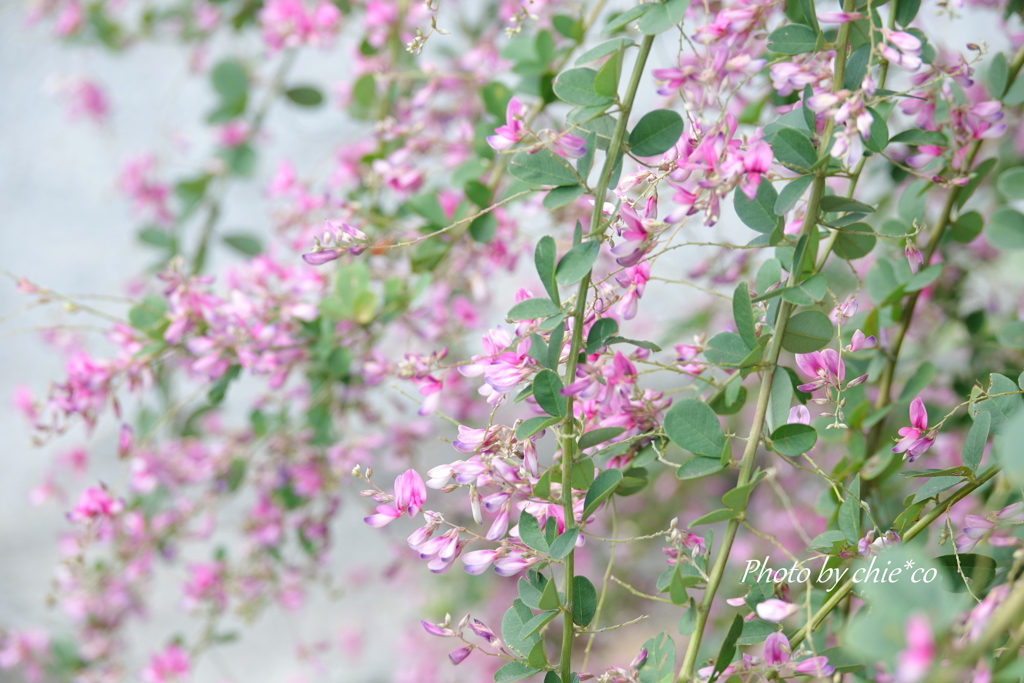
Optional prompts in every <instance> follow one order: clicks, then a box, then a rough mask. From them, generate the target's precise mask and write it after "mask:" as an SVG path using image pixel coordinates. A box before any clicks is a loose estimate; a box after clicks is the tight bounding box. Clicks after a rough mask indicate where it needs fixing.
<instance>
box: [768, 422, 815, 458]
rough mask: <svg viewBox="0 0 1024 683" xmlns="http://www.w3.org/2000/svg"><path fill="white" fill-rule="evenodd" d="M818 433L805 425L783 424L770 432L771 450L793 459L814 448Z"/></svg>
mask: <svg viewBox="0 0 1024 683" xmlns="http://www.w3.org/2000/svg"><path fill="white" fill-rule="evenodd" d="M817 441H818V432H817V430H816V429H814V427H812V426H810V425H805V424H784V425H782V426H781V427H778V428H777V429H776V430H775V431H774V432H772V448H774V449H775V451H776V452H778V453H781V454H782V455H786V456H789V457H791V458H795V457H797V456H798V455H803V454H804V453H806V452H807V451H809V450H811V449H812V448H814V444H815V443H817Z"/></svg>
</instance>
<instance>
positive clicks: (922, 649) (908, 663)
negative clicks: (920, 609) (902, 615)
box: [895, 614, 935, 683]
mask: <svg viewBox="0 0 1024 683" xmlns="http://www.w3.org/2000/svg"><path fill="white" fill-rule="evenodd" d="M906 636H907V647H906V648H905V649H904V650H903V651H902V652H900V653H899V654H898V655H896V676H895V678H896V683H918V682H919V681H923V680H924V677H925V675H926V674H927V673H928V671H929V670H930V669H931V668H932V662H934V660H935V638H934V636H933V635H932V627H931V624H929V623H928V619H927V618H926V617H924V616H923V615H921V614H912V615H910V617H909V618H908V619H907V626H906Z"/></svg>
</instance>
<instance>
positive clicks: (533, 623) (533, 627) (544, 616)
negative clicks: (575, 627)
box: [519, 581, 558, 640]
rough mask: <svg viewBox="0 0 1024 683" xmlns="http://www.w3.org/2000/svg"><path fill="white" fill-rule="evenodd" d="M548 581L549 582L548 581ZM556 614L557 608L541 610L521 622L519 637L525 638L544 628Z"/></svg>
mask: <svg viewBox="0 0 1024 683" xmlns="http://www.w3.org/2000/svg"><path fill="white" fill-rule="evenodd" d="M548 583H551V582H550V581H549V582H548ZM557 616H558V610H552V611H550V612H541V613H540V614H538V615H537V616H535V617H534V618H533V619H530V620H529V621H528V622H526V623H525V624H523V628H522V629H521V630H520V631H519V638H520V639H522V640H525V639H527V638H529V637H530V636H532V635H533V634H534V633H536V632H537V631H539V630H540V629H542V628H544V626H545V625H546V624H548V623H550V622H551V620H552V619H554V618H555V617H557Z"/></svg>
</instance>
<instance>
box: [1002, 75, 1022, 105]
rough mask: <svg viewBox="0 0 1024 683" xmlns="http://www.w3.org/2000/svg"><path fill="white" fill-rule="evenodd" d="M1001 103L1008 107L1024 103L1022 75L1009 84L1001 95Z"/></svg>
mask: <svg viewBox="0 0 1024 683" xmlns="http://www.w3.org/2000/svg"><path fill="white" fill-rule="evenodd" d="M1003 104H1005V105H1007V106H1008V107H1016V106H1017V105H1018V104H1024V77H1021V78H1018V79H1017V80H1015V81H1014V82H1013V85H1011V86H1010V89H1009V90H1008V91H1007V93H1006V94H1005V95H1004V96H1003Z"/></svg>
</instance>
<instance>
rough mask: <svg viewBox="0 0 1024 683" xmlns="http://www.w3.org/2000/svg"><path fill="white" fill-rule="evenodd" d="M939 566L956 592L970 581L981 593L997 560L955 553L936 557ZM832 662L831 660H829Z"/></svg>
mask: <svg viewBox="0 0 1024 683" xmlns="http://www.w3.org/2000/svg"><path fill="white" fill-rule="evenodd" d="M935 561H936V562H938V563H939V566H940V567H941V568H942V569H943V570H945V573H946V578H947V579H948V581H947V582H945V585H946V586H949V590H951V591H953V592H954V593H965V592H966V591H967V588H968V584H967V583H965V581H964V579H967V580H968V581H970V584H969V586H970V589H971V591H972V592H974V593H975V594H978V593H981V592H982V591H984V590H985V588H986V587H988V584H989V583H991V582H992V579H994V578H995V576H996V571H997V567H996V561H995V560H994V559H993V558H991V557H989V556H988V555H979V554H976V553H953V554H950V555H940V556H939V557H936V558H935ZM829 663H831V662H829Z"/></svg>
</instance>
